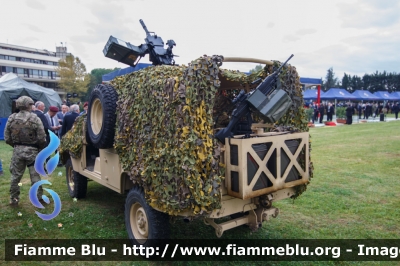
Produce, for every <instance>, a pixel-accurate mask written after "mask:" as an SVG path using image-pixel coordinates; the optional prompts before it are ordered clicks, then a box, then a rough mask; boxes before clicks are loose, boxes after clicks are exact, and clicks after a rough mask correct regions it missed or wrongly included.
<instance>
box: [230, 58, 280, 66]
mask: <svg viewBox="0 0 400 266" xmlns="http://www.w3.org/2000/svg"><path fill="white" fill-rule="evenodd" d="M224 62H244V63H258V64H266V65H273V64H274V62H272V61H270V60H263V59H257V58H249V57H224Z"/></svg>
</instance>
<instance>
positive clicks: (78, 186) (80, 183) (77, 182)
mask: <svg viewBox="0 0 400 266" xmlns="http://www.w3.org/2000/svg"><path fill="white" fill-rule="evenodd" d="M65 175H66V179H67V187H68V192H69V195H70V196H71V198H77V199H82V198H85V197H86V191H87V183H88V180H87V178H86V177H85V176H83V175H81V174H80V173H78V172H75V171H74V168H73V167H72V162H71V159H68V161H67V163H66V164H65Z"/></svg>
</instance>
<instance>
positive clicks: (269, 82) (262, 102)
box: [215, 55, 293, 144]
mask: <svg viewBox="0 0 400 266" xmlns="http://www.w3.org/2000/svg"><path fill="white" fill-rule="evenodd" d="M292 57H293V55H291V56H290V57H289V58H288V59H287V60H286V62H285V63H283V64H282V65H281V66H280V67H279V68H278V69H277V70H276V71H275V72H274V73H272V74H271V75H269V76H268V77H266V78H265V79H264V80H263V81H262V82H261V83H260V84H259V85H258V86H257V88H256V89H255V90H253V91H251V92H249V93H247V94H246V93H245V91H244V90H241V91H240V93H239V95H238V96H237V97H236V98H235V99H234V100H233V101H232V103H234V104H236V109H234V110H233V112H232V118H231V120H230V121H229V124H228V126H227V127H226V128H224V129H222V130H220V131H219V132H218V133H217V134H216V135H215V138H217V139H218V140H219V141H220V142H222V143H223V144H225V138H230V137H233V135H237V134H240V135H241V134H243V135H245V136H246V135H249V134H251V133H252V130H251V124H252V118H251V110H250V107H253V108H254V109H256V110H258V112H259V113H260V115H261V116H262V117H263V118H264V120H265V122H268V123H275V122H276V121H278V120H279V119H280V118H281V117H282V116H283V115H285V113H286V111H287V110H288V109H289V107H290V106H291V104H292V100H291V99H290V97H289V95H288V94H287V93H286V92H285V91H284V90H281V89H280V82H279V80H278V77H279V74H280V72H281V70H282V68H283V67H284V66H285V65H286V63H287V62H288V61H289V60H290V59H291V58H292ZM258 82H259V79H257V80H255V81H254V82H253V83H258ZM243 118H245V121H244V122H243V121H242V120H243Z"/></svg>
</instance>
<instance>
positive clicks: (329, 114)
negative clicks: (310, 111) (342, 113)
mask: <svg viewBox="0 0 400 266" xmlns="http://www.w3.org/2000/svg"><path fill="white" fill-rule="evenodd" d="M334 112H335V109H334V107H333V105H332V104H331V103H328V106H327V107H326V116H327V118H326V120H327V121H332V118H333V113H334Z"/></svg>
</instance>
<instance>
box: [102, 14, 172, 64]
mask: <svg viewBox="0 0 400 266" xmlns="http://www.w3.org/2000/svg"><path fill="white" fill-rule="evenodd" d="M139 22H140V24H141V25H142V27H143V29H144V31H145V32H146V39H144V40H145V42H146V43H145V44H141V45H139V46H135V45H132V44H130V43H129V42H124V41H122V40H119V39H117V38H115V37H113V36H110V38H109V39H108V42H107V44H106V46H105V47H104V50H103V53H104V55H105V56H106V57H109V58H111V59H114V60H117V61H118V62H122V63H125V64H127V65H130V66H133V67H134V66H136V65H137V63H138V62H139V61H140V59H141V58H142V57H144V56H145V55H146V54H149V60H150V61H151V62H152V63H153V65H174V64H175V61H174V56H176V55H174V54H173V53H172V48H173V47H174V46H176V43H175V42H174V41H173V40H168V41H167V43H166V44H167V46H168V47H167V49H165V48H164V41H163V40H162V39H161V37H159V36H157V35H156V34H155V33H154V32H150V31H148V30H147V27H146V25H145V24H144V22H143V20H139Z"/></svg>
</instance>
